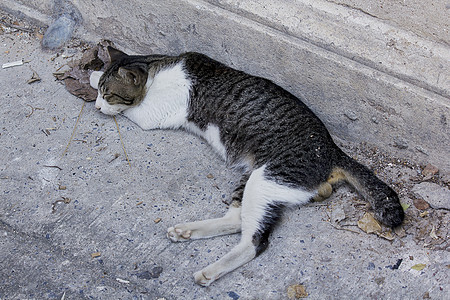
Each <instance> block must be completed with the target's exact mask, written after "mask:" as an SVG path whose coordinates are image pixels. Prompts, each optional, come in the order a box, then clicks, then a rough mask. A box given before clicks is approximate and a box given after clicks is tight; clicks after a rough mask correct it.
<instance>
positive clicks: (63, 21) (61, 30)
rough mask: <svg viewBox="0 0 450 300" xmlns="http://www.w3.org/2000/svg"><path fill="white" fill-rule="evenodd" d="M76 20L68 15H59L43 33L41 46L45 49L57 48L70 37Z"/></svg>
mask: <svg viewBox="0 0 450 300" xmlns="http://www.w3.org/2000/svg"><path fill="white" fill-rule="evenodd" d="M75 25H76V22H75V21H74V20H73V19H71V18H70V17H68V16H65V15H63V16H61V17H59V18H58V19H57V20H56V21H55V22H54V23H53V24H51V25H50V26H49V27H48V29H47V31H46V32H45V34H44V38H43V39H42V46H43V47H44V48H47V49H57V48H59V47H61V46H63V45H64V44H65V43H66V42H67V41H68V40H70V39H71V38H72V33H73V30H74V29H75Z"/></svg>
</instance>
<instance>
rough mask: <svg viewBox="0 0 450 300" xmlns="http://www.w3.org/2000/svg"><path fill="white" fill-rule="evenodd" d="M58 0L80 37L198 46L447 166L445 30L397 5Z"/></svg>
mask: <svg viewBox="0 0 450 300" xmlns="http://www.w3.org/2000/svg"><path fill="white" fill-rule="evenodd" d="M51 2H52V1H50V0H34V1H30V2H29V3H30V4H29V5H28V4H23V3H19V2H18V1H14V0H6V1H5V2H4V3H3V4H2V5H1V6H0V7H3V8H4V9H8V11H12V12H17V11H27V10H28V15H31V16H32V15H33V12H32V11H29V10H30V8H29V7H36V8H38V7H39V12H37V11H36V12H37V15H38V19H45V17H44V16H42V14H46V13H47V14H51V13H52V12H50V11H48V9H47V7H48V6H51V5H49V4H48V3H51ZM61 2H71V3H73V5H74V6H75V7H76V8H77V9H78V10H79V11H80V13H81V15H82V22H81V23H80V24H79V27H78V33H77V34H78V36H80V37H82V38H83V39H85V40H91V41H94V40H95V41H98V40H99V39H100V38H107V39H110V40H112V41H114V42H115V43H116V44H117V45H119V46H120V48H121V49H123V50H128V51H131V52H134V53H172V54H178V53H180V52H183V51H199V52H203V53H205V54H208V55H210V56H212V57H213V58H215V59H217V60H220V61H222V62H225V63H227V64H228V65H231V66H234V67H236V68H239V69H242V70H244V71H247V72H250V73H252V74H255V75H262V76H264V77H267V78H270V79H272V80H274V81H275V82H277V83H278V84H280V85H281V86H283V87H285V88H287V89H288V90H289V91H291V92H293V93H294V94H296V95H304V96H305V97H306V102H307V103H308V104H309V106H310V107H311V108H312V109H313V110H314V111H315V112H316V113H317V114H318V115H319V116H320V117H321V118H322V119H323V120H324V121H325V122H326V123H327V125H328V126H329V128H330V130H331V131H332V132H333V133H335V134H336V135H338V136H339V137H341V138H344V139H346V140H355V141H358V142H362V141H365V142H371V143H373V144H374V145H376V146H378V147H382V148H383V149H384V150H386V151H389V152H391V153H395V154H396V155H398V156H400V157H408V158H412V159H414V160H416V161H421V162H433V163H435V164H439V165H440V167H441V168H442V169H446V170H450V161H449V160H448V159H447V156H448V155H447V153H448V152H449V147H448V145H449V144H450V136H449V132H450V130H449V122H448V120H449V118H450V109H449V97H450V90H449V86H450V73H449V70H450V65H449V64H450V63H449V62H450V54H449V53H450V50H449V46H448V43H447V42H442V39H445V35H440V36H441V37H442V38H437V39H431V38H429V35H428V34H419V32H418V31H417V30H413V31H410V30H409V25H408V24H409V23H402V22H401V20H400V18H399V19H396V18H395V16H396V14H395V13H394V12H393V13H392V14H390V17H389V18H391V19H396V20H398V22H400V23H398V24H397V23H396V22H391V21H390V20H389V19H388V20H386V18H388V17H387V16H384V15H380V16H378V15H377V13H374V14H373V15H371V13H367V12H366V11H365V9H366V8H367V7H364V8H362V6H361V5H359V4H358V3H355V7H352V6H351V4H348V3H347V2H344V1H338V3H337V4H336V3H333V2H331V1H312V0H301V1H300V0H298V1H283V2H282V4H280V2H274V1H268V0H267V1H266V0H261V1H233V0H221V1H212V0H211V1H199V0H182V1H178V0H176V1H175V0H167V1H163V2H158V1H151V2H148V1H143V0H132V1H126V2H124V1H110V2H109V3H108V5H105V3H104V2H103V1H101V0H77V1H56V3H61ZM44 4H46V5H44ZM403 5H404V6H406V7H407V8H408V9H403V10H402V9H400V8H398V9H397V10H394V11H396V13H397V14H403V15H406V16H407V15H408V14H409V15H411V17H410V18H409V20H410V21H411V20H414V19H417V18H419V17H418V16H416V15H415V14H416V12H417V11H418V9H417V7H418V6H417V5H416V2H414V3H409V2H408V3H406V2H403ZM442 5H444V4H443V1H437V2H434V3H433V5H430V6H429V7H430V9H431V8H432V7H441V6H442ZM41 7H42V9H41ZM390 7H391V6H390ZM392 7H394V8H395V7H400V6H398V5H397V6H396V5H393V6H392ZM445 8H446V6H445ZM431 11H434V10H427V11H426V14H427V15H428V14H431ZM439 11H440V12H442V14H443V15H442V14H439V13H438V14H435V16H434V17H433V19H437V20H439V22H442V23H443V24H446V25H448V21H447V19H448V18H445V11H446V10H442V9H440V10H439ZM424 13H425V12H424ZM405 19H408V18H407V17H405ZM47 20H51V16H49V17H47ZM48 22H50V21H48ZM411 22H412V21H411ZM427 24H429V23H427ZM439 24H440V23H439ZM427 26H428V25H427ZM419 27H421V25H419V23H418V24H417V26H416V27H415V28H419ZM422 27H423V28H425V25H423V26H422ZM422 27H421V28H422ZM438 27H439V26H438ZM427 28H428V27H427ZM445 28H446V26H444V27H443V29H442V30H443V31H440V30H439V29H436V30H435V31H433V32H444V33H445V32H446V31H445ZM428 29H429V28H428ZM428 32H431V31H428Z"/></svg>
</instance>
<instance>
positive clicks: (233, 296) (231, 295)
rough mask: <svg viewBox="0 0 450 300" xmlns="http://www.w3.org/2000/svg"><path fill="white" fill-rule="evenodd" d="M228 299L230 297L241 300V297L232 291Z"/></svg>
mask: <svg viewBox="0 0 450 300" xmlns="http://www.w3.org/2000/svg"><path fill="white" fill-rule="evenodd" d="M227 295H228V297H230V298H231V299H233V300H237V299H239V298H240V296H239V295H238V294H236V293H235V292H233V291H231V292H228V293H227Z"/></svg>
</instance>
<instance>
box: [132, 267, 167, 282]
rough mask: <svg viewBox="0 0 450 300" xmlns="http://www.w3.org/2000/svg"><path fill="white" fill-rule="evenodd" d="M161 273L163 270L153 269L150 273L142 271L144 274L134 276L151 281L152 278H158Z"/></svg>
mask: <svg viewBox="0 0 450 300" xmlns="http://www.w3.org/2000/svg"><path fill="white" fill-rule="evenodd" d="M162 271H163V268H161V267H154V268H153V269H152V270H151V271H144V272H141V273H137V274H135V275H136V276H137V277H138V278H140V279H146V280H149V279H152V278H158V277H159V275H161V273H162Z"/></svg>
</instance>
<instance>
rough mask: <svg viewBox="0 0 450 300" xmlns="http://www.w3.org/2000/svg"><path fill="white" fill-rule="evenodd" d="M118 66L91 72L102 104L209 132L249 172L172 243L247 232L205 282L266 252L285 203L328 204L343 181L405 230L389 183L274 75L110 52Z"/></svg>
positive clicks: (202, 274)
mask: <svg viewBox="0 0 450 300" xmlns="http://www.w3.org/2000/svg"><path fill="white" fill-rule="evenodd" d="M108 51H109V55H110V57H111V64H110V66H109V67H108V68H107V69H106V70H105V72H100V71H98V72H94V73H92V75H91V78H90V79H91V85H92V87H93V88H95V89H98V97H97V100H96V103H95V107H96V108H97V109H99V110H100V111H101V112H102V113H104V114H107V115H116V114H119V113H121V114H123V115H124V116H126V117H127V118H129V119H130V120H131V121H133V122H134V123H136V124H137V125H139V126H140V127H141V128H142V129H144V130H149V129H157V128H160V129H163V128H166V129H184V130H186V131H188V132H191V133H193V134H196V135H198V136H200V137H202V138H204V139H205V140H206V141H207V142H208V143H209V144H210V145H211V146H212V147H213V148H214V149H215V150H216V152H217V153H218V154H219V155H220V156H221V157H222V158H223V159H224V160H226V162H227V164H228V165H230V166H232V167H236V168H239V169H241V170H242V178H241V179H240V182H239V184H238V186H237V187H236V189H235V190H234V192H233V193H232V195H231V204H230V207H229V210H228V212H227V213H226V214H225V215H224V216H223V217H222V218H218V219H209V220H204V221H198V222H191V223H186V224H178V225H175V226H173V227H170V228H169V229H168V230H167V237H168V238H169V239H170V240H172V241H173V242H182V241H188V240H194V239H201V238H209V237H214V236H219V235H225V234H232V233H238V232H241V240H240V242H239V243H238V245H236V246H235V247H234V248H233V249H232V250H231V251H230V252H229V253H228V254H226V255H225V256H223V257H222V258H221V259H219V260H218V261H216V262H214V263H212V264H211V265H209V266H207V267H205V268H204V269H202V270H200V271H198V272H196V273H194V279H195V282H196V283H198V284H200V285H202V286H208V285H210V284H211V283H212V282H213V281H215V280H217V279H218V278H220V277H222V276H223V275H225V274H227V273H229V272H231V271H233V270H235V269H236V268H238V267H240V266H242V265H243V264H245V263H247V262H249V261H250V260H252V259H253V258H255V257H256V256H258V255H260V254H261V253H262V252H263V251H264V250H265V249H266V248H267V246H268V240H269V235H270V234H271V232H272V230H273V229H274V227H275V225H276V224H277V223H278V221H279V220H280V218H281V216H282V213H283V209H284V208H285V207H288V206H292V205H300V204H305V203H307V202H309V201H311V200H322V199H325V198H327V197H329V196H330V194H331V192H332V185H333V184H335V183H337V182H339V181H346V182H348V183H350V184H351V185H353V186H354V187H355V188H356V190H357V191H358V192H359V193H360V194H361V195H362V196H363V197H364V198H365V199H367V200H368V202H369V203H370V205H371V207H372V208H373V210H374V215H375V217H376V218H377V219H378V220H380V221H381V222H383V223H384V224H386V225H387V226H390V227H396V226H399V225H400V224H401V223H402V221H403V219H404V212H403V209H402V207H401V205H400V201H399V198H398V196H397V194H396V193H395V192H394V190H393V189H392V188H390V187H389V186H388V185H386V184H385V183H384V182H382V181H381V180H380V179H378V178H377V177H376V176H375V175H374V174H373V173H372V172H371V171H370V170H369V169H368V168H366V167H365V166H363V165H361V164H359V163H358V162H356V161H355V160H353V159H352V158H350V157H349V156H348V155H346V154H345V153H344V152H343V151H342V150H341V149H339V148H338V147H337V146H336V144H335V143H334V142H333V140H332V138H331V136H330V134H329V132H328V130H327V129H326V127H325V125H324V124H323V123H322V122H321V121H320V120H319V118H318V117H317V116H316V115H315V114H314V113H313V112H312V111H311V110H310V109H309V108H308V107H307V106H306V105H305V104H304V103H303V102H302V101H301V100H300V99H299V98H297V97H295V96H293V95H292V94H291V93H289V92H287V91H286V90H284V89H283V88H281V87H280V86H278V85H276V84H274V83H273V82H271V81H270V80H267V79H264V78H261V77H256V76H252V75H249V74H246V73H244V72H242V71H238V70H235V69H233V68H230V67H228V66H226V65H224V64H222V63H220V62H217V61H215V60H213V59H211V58H209V57H207V56H206V55H203V54H199V53H193V52H189V53H184V54H181V55H179V56H167V55H147V56H130V55H127V54H125V53H123V52H121V51H119V50H117V49H114V48H111V47H110V48H109V49H108Z"/></svg>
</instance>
